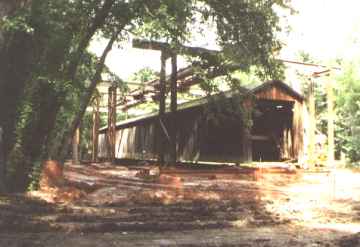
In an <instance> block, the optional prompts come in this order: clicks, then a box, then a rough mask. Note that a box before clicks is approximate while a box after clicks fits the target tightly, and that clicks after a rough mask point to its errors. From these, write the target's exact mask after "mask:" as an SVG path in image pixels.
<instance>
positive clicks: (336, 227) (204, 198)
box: [0, 164, 360, 247]
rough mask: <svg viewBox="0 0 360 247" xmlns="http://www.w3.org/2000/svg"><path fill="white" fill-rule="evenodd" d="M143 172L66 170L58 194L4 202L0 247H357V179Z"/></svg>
mask: <svg viewBox="0 0 360 247" xmlns="http://www.w3.org/2000/svg"><path fill="white" fill-rule="evenodd" d="M140 170H143V169H142V167H138V168H131V169H129V168H127V167H124V166H117V167H113V166H110V165H106V164H91V165H90V164H88V165H80V166H67V168H66V170H65V176H66V178H67V179H68V180H69V181H70V185H71V186H70V187H69V188H67V189H66V190H65V191H62V192H61V193H57V192H56V191H55V192H54V193H44V192H36V193H32V195H31V197H29V196H23V195H17V196H15V195H11V196H3V197H0V216H1V217H0V246H6V247H13V246H14V247H19V246H30V247H31V246H59V247H63V246H360V236H358V235H356V233H357V232H360V180H359V178H360V174H357V173H351V172H349V171H345V170H343V171H338V172H337V173H336V175H333V174H327V173H320V174H318V173H300V172H298V173H293V172H283V171H280V172H281V173H265V172H264V171H263V173H259V172H256V173H254V170H249V169H239V168H231V167H220V168H216V169H199V168H198V169H187V168H186V169H185V168H168V169H165V170H163V171H162V172H161V174H162V175H161V176H160V177H159V176H157V175H154V176H152V175H142V176H139V171H140ZM155 171H156V169H155ZM278 172H279V171H278ZM72 186H76V187H78V188H80V189H81V192H82V193H81V197H80V198H79V199H77V200H75V201H73V200H72V199H74V197H73V196H72V194H74V190H72V189H71V188H72ZM78 191H79V190H76V191H75V192H76V193H77V194H78ZM44 200H47V201H48V202H50V203H47V202H44Z"/></svg>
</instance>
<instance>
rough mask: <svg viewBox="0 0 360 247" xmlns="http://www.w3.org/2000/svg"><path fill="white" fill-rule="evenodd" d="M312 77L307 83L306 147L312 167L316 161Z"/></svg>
mask: <svg viewBox="0 0 360 247" xmlns="http://www.w3.org/2000/svg"><path fill="white" fill-rule="evenodd" d="M314 90H315V88H314V79H313V78H311V79H310V84H309V98H308V102H309V134H308V138H309V149H308V151H309V152H308V157H309V158H308V163H309V166H310V167H313V166H314V165H315V162H316V157H315V142H316V140H315V139H316V133H315V132H316V115H315V114H316V111H315V95H314V94H315V92H314Z"/></svg>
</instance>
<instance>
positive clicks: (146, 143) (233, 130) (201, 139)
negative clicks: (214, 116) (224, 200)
mask: <svg viewBox="0 0 360 247" xmlns="http://www.w3.org/2000/svg"><path fill="white" fill-rule="evenodd" d="M255 96H256V97H255V98H256V99H257V100H259V101H261V100H269V101H274V100H277V101H284V102H289V105H293V108H292V114H289V116H290V117H291V118H292V119H291V120H290V121H288V122H286V126H278V132H279V131H283V133H281V135H280V136H281V138H282V140H280V143H281V144H280V145H282V147H281V157H282V158H284V159H285V158H294V159H297V158H298V155H300V154H301V152H302V146H303V140H302V134H303V133H302V132H303V129H302V128H303V127H302V100H301V99H299V98H297V97H296V95H295V96H294V95H291V94H289V92H288V91H287V90H286V88H285V89H283V88H281V87H279V86H277V85H276V84H274V85H272V86H269V87H264V88H263V89H262V90H260V91H259V92H256V94H255ZM290 103H291V104H290ZM255 105H256V104H255ZM204 107H205V106H204V105H200V106H194V107H190V108H186V109H182V110H180V111H178V113H177V125H178V133H177V151H178V160H179V161H193V162H197V161H212V162H239V161H240V162H241V161H243V160H244V152H245V151H246V149H244V148H243V145H251V141H250V142H248V141H247V142H245V141H244V128H243V126H242V123H241V122H242V121H240V119H239V120H237V121H236V120H234V119H233V120H230V118H229V120H227V121H223V122H221V123H219V124H214V123H213V122H209V121H207V120H206V119H207V118H206V116H205V112H206V111H205V110H204V109H205V108H204ZM231 119H232V118H231ZM269 119H270V120H269V121H271V117H270V118H269ZM169 123H170V122H169V114H166V116H165V119H164V124H165V125H166V126H170V125H169ZM289 123H290V124H289ZM274 124H276V121H274ZM159 131H163V129H162V127H161V126H160V125H159V121H158V118H157V117H156V116H152V117H149V118H146V119H142V120H138V121H135V122H130V123H126V124H120V125H118V126H117V134H116V158H117V159H139V160H143V159H144V160H153V159H157V154H158V151H159V150H158V148H159V140H158V139H157V138H158V136H159V135H158V134H157V133H159ZM168 131H169V129H168ZM268 132H269V131H268ZM268 132H267V134H268ZM105 135H106V130H103V131H101V133H100V136H99V157H102V158H104V157H107V155H108V152H107V148H108V146H107V144H106V141H107V139H106V136H105ZM167 142H168V144H170V140H167ZM169 148H170V145H166V147H165V153H166V154H168V153H169V151H170V150H169ZM244 150H245V151H244ZM248 151H249V150H248ZM250 151H251V150H250ZM246 155H249V154H246ZM246 155H245V156H246ZM169 158H170V157H169V156H168V155H166V156H165V159H166V160H169Z"/></svg>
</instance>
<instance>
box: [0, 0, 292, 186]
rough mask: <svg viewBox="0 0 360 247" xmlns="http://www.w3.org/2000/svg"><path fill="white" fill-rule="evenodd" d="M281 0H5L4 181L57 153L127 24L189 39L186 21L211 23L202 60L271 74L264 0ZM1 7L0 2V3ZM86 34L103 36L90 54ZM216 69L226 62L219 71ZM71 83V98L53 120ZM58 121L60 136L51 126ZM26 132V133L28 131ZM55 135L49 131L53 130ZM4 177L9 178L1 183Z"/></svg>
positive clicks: (1, 54)
mask: <svg viewBox="0 0 360 247" xmlns="http://www.w3.org/2000/svg"><path fill="white" fill-rule="evenodd" d="M284 2H286V1H285V0H284V1H282V0H267V1H265V0H264V1H257V0H250V1H248V0H246V1H245V0H226V1H216V0H197V1H195V0H191V1H185V0H184V1H172V0H165V1H164V0H152V1H150V0H134V1H126V0H104V1H96V0H87V1H84V0H76V1H74V0H32V1H21V0H17V1H5V2H3V3H1V4H2V5H3V6H4V7H5V8H4V11H2V12H1V13H0V15H1V16H0V17H2V19H1V22H0V25H1V28H0V30H1V31H0V74H1V75H2V77H1V78H0V112H1V113H2V114H1V116H0V125H2V126H3V127H4V145H5V154H6V157H5V159H6V163H7V178H8V182H9V183H8V185H9V187H10V188H12V189H13V190H22V189H24V188H26V186H27V185H28V184H29V182H30V179H29V174H30V173H32V171H33V170H34V167H36V166H35V164H40V163H41V160H43V159H47V158H53V159H58V160H64V159H65V157H66V155H67V150H68V143H69V140H70V139H71V137H72V135H73V134H74V131H75V129H76V127H77V126H78V125H79V122H80V121H81V119H82V117H83V115H84V112H85V109H86V107H87V105H88V104H89V101H90V98H91V95H92V93H93V91H94V89H95V87H96V84H97V82H99V81H100V80H101V74H102V71H103V68H104V62H105V59H106V56H107V54H108V53H109V51H110V50H111V47H112V45H113V44H114V43H115V42H117V41H120V40H122V39H124V38H126V37H127V36H128V35H130V34H136V35H138V36H140V37H145V38H153V39H157V40H164V41H167V42H170V43H171V45H172V46H173V47H174V49H176V47H177V46H178V45H179V44H181V43H184V42H187V41H189V40H190V36H191V35H190V34H191V33H192V31H193V30H192V29H193V28H194V27H199V26H201V24H202V23H204V22H212V23H214V25H215V26H216V30H217V34H218V39H217V42H218V44H219V45H220V46H221V47H222V48H223V50H224V52H223V53H221V54H220V55H218V56H215V57H214V56H208V54H198V56H199V57H200V58H201V62H203V63H204V64H205V65H206V66H203V67H207V68H210V69H211V67H212V68H214V67H219V66H222V65H224V64H226V63H228V62H229V61H236V63H238V64H239V65H240V68H241V69H242V70H244V71H246V70H248V69H249V68H250V67H251V66H253V65H255V66H257V68H258V71H259V73H261V74H263V75H273V76H277V75H278V74H277V72H278V71H279V70H278V66H279V65H278V63H276V62H275V60H274V59H273V58H274V57H273V55H274V52H275V51H276V50H278V49H280V45H279V42H278V41H277V39H276V32H277V31H279V29H280V28H279V25H278V17H277V15H276V13H275V11H274V5H280V6H282V7H286V5H285V3H284ZM0 7H1V6H0ZM95 35H102V36H104V37H105V38H107V39H108V40H109V42H108V45H107V47H106V48H105V50H104V51H103V54H102V56H101V57H100V58H97V59H90V60H89V55H88V52H87V47H88V45H89V43H90V41H91V39H92V38H93V37H94V36H95ZM224 72H225V73H226V71H224ZM74 90H79V94H78V95H77V96H76V97H78V102H79V107H78V108H77V110H76V111H74V112H72V113H71V114H69V116H68V120H67V121H63V122H62V123H63V126H59V125H57V122H58V119H60V118H62V117H63V116H64V111H66V105H68V104H69V102H71V97H72V96H71V95H72V93H73V91H74ZM59 128H61V129H64V130H66V131H65V132H64V133H62V136H58V135H57V133H56V131H57V130H58V129H59ZM34 137H36V138H34ZM58 138H59V139H58ZM10 182H11V183H10Z"/></svg>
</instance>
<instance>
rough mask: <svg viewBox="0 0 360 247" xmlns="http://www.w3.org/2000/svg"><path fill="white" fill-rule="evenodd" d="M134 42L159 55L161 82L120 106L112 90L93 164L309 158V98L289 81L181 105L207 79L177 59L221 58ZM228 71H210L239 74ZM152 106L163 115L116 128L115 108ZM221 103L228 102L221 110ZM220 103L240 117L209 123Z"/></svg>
mask: <svg viewBox="0 0 360 247" xmlns="http://www.w3.org/2000/svg"><path fill="white" fill-rule="evenodd" d="M133 44H134V47H137V48H142V49H153V50H159V51H161V71H160V78H159V79H158V80H154V81H152V82H150V83H147V84H146V85H145V87H144V88H142V89H135V90H133V91H131V92H130V93H129V94H128V96H127V98H125V100H124V101H122V102H119V101H117V90H116V87H115V86H112V87H110V88H109V92H108V96H109V97H108V125H107V127H104V128H102V129H99V112H98V108H99V104H98V101H97V104H96V105H95V108H94V126H93V152H92V153H93V160H97V159H98V158H101V159H110V160H116V159H132V160H158V161H159V162H160V163H163V162H172V163H174V162H234V163H242V162H251V161H284V160H287V161H288V160H292V161H296V160H299V159H300V158H301V157H302V155H303V154H304V150H303V149H304V145H303V142H304V141H303V139H304V128H303V112H304V111H303V110H304V108H305V106H304V98H303V97H302V96H301V95H300V94H299V93H298V92H296V91H295V90H294V89H292V88H291V87H290V86H288V85H287V84H286V83H284V82H282V81H268V82H264V83H261V84H260V85H259V84H257V85H256V86H251V85H250V86H248V87H244V88H241V89H240V90H239V91H238V92H236V93H234V92H224V93H220V94H218V95H213V96H211V97H207V98H203V99H199V100H195V101H192V102H187V103H185V104H181V105H178V103H177V93H178V91H182V90H186V89H188V88H189V87H190V86H192V85H195V84H198V83H200V82H201V80H202V78H200V77H198V75H197V74H196V73H195V70H194V69H193V68H192V67H188V68H185V69H180V70H178V69H177V55H179V54H187V55H194V54H196V55H199V54H200V56H212V57H214V56H217V55H218V52H216V51H209V50H206V49H202V48H192V47H186V46H181V47H180V49H177V51H176V52H174V51H173V50H172V48H171V47H170V46H169V45H168V44H164V43H159V42H152V41H138V40H135V41H134V42H133ZM167 59H171V74H170V75H169V76H166V60H167ZM226 66H227V67H226V69H225V70H222V69H220V70H211V71H210V72H208V73H209V74H208V75H207V77H208V78H215V77H218V76H221V75H224V73H225V74H226V73H228V72H231V71H235V70H237V69H238V68H239V67H238V65H236V64H228V65H226ZM168 92H169V93H170V95H171V103H170V106H169V108H167V107H166V104H165V99H166V94H167V93H168ZM240 98H241V100H240V101H239V99H240ZM154 100H155V101H157V102H159V111H158V112H155V113H153V114H149V115H146V116H141V117H138V118H135V119H129V120H126V121H123V122H119V123H117V122H116V111H117V110H119V109H120V110H126V109H128V108H131V107H134V106H137V105H139V104H141V103H144V102H147V101H154ZM220 101H223V102H222V103H220V104H217V102H220ZM214 104H216V105H218V106H221V105H223V106H224V108H226V107H229V105H231V108H232V109H233V110H235V112H242V114H232V113H225V114H223V115H222V116H221V117H220V118H219V115H218V116H216V114H215V118H214V117H209V113H210V112H211V108H212V107H213V105H214ZM218 110H219V109H218ZM220 111H221V110H220ZM223 112H226V109H225V111H223ZM210 115H211V114H210ZM212 115H214V114H212ZM249 123H251V124H249ZM249 126H251V127H249Z"/></svg>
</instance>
